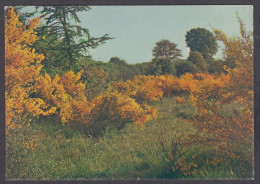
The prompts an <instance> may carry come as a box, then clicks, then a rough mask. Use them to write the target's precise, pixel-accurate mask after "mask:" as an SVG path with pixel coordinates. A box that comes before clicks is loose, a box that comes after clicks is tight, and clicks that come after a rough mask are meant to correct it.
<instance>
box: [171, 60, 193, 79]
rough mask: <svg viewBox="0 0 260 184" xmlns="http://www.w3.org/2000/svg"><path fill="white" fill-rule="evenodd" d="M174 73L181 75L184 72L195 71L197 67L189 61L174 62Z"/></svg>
mask: <svg viewBox="0 0 260 184" xmlns="http://www.w3.org/2000/svg"><path fill="white" fill-rule="evenodd" d="M176 71H177V72H176V74H177V75H178V76H180V75H183V74H185V73H192V74H194V73H197V71H198V69H197V67H196V66H195V65H194V64H193V63H192V62H190V61H181V62H178V63H176Z"/></svg>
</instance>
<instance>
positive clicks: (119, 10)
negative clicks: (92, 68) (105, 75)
mask: <svg viewBox="0 0 260 184" xmlns="http://www.w3.org/2000/svg"><path fill="white" fill-rule="evenodd" d="M236 11H237V12H238V14H239V16H240V17H241V19H242V20H243V21H244V22H245V23H246V25H247V28H248V29H249V30H253V6H250V5H211V6H206V5H203V6H201V5H195V6H194V5H193V6H187V5H181V6H91V10H90V11H88V12H84V13H80V14H79V16H80V19H81V20H82V23H81V25H82V26H84V27H86V28H88V29H89V31H90V34H91V35H92V36H96V37H98V36H101V35H104V34H109V36H110V37H114V39H113V40H108V41H107V43H105V44H104V45H102V46H99V47H98V48H96V49H94V50H90V55H92V57H93V59H95V60H101V61H105V62H106V61H109V59H110V58H111V57H113V56H117V57H119V58H121V59H124V60H126V61H127V62H128V63H138V62H139V63H140V62H145V61H149V60H151V59H152V50H153V47H154V46H155V43H156V42H157V41H159V40H161V39H168V40H170V41H172V42H174V43H176V44H177V46H178V48H179V49H181V51H182V53H183V58H186V57H187V56H188V53H189V49H188V48H187V47H186V44H185V34H186V32H187V31H188V30H190V29H191V28H196V27H202V28H206V29H208V30H210V31H212V28H218V29H220V30H223V31H224V32H225V33H226V34H227V35H228V36H233V35H239V24H238V22H237V19H236ZM217 57H221V51H219V52H218V54H217Z"/></svg>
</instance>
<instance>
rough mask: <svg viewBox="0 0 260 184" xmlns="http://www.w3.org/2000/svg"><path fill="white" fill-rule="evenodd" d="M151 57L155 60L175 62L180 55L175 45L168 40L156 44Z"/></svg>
mask: <svg viewBox="0 0 260 184" xmlns="http://www.w3.org/2000/svg"><path fill="white" fill-rule="evenodd" d="M153 56H154V57H155V58H157V59H166V60H175V59H177V58H178V57H179V56H182V55H181V51H180V50H179V49H177V45H176V44H175V43H172V42H170V41H169V40H161V41H159V42H157V43H156V46H155V47H154V49H153Z"/></svg>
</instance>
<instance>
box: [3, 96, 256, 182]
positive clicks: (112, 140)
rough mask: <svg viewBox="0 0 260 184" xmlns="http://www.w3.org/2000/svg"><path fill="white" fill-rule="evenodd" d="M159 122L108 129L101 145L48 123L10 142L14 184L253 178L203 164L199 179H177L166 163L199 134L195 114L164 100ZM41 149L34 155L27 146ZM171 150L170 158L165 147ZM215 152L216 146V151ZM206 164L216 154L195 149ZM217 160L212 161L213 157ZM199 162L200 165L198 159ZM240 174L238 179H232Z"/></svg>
mask: <svg viewBox="0 0 260 184" xmlns="http://www.w3.org/2000/svg"><path fill="white" fill-rule="evenodd" d="M152 105H153V106H156V107H158V111H159V117H158V119H157V120H153V121H149V122H147V123H146V124H145V127H143V128H142V127H140V126H137V125H134V124H127V125H126V126H125V127H124V128H123V129H120V130H116V129H112V128H107V129H106V130H105V131H104V134H103V136H102V137H100V138H99V139H96V138H93V137H91V136H85V135H84V134H82V133H81V132H79V131H77V130H73V129H70V128H69V127H66V126H62V125H61V124H60V123H59V122H58V120H55V118H45V119H43V118H42V119H41V120H38V121H35V122H34V123H31V126H29V127H23V128H21V129H19V130H16V131H14V132H12V131H11V132H9V134H8V136H7V144H6V145H7V159H6V167H7V178H8V179H82V178H84V179H112V178H114V179H136V178H143V179H144V178H145V179H149V178H150V179H151V178H152V179H164V178H177V179H179V178H185V179H192V178H195V179H196V178H240V177H243V178H248V177H249V178H250V174H251V173H252V172H250V171H251V169H252V168H251V167H250V166H248V164H245V165H246V166H247V167H248V168H244V170H245V171H244V170H243V173H242V174H241V173H240V172H241V170H238V171H236V170H234V171H230V170H229V168H230V167H229V166H225V165H220V166H218V168H217V169H216V168H210V167H208V166H207V167H206V166H204V165H203V164H200V165H202V166H201V167H200V168H198V172H197V173H196V175H194V176H190V177H184V176H179V175H178V176H177V175H175V174H176V173H174V172H173V173H171V172H169V169H171V165H170V164H171V163H168V162H166V159H165V158H166V157H165V156H166V155H167V153H166V152H168V151H170V149H171V147H170V145H171V142H172V141H174V137H179V136H182V137H187V136H188V135H190V134H193V133H194V132H195V130H194V128H193V127H192V125H191V123H189V122H187V121H185V120H184V118H186V119H192V117H193V116H194V114H195V111H194V109H192V108H191V107H190V106H189V105H188V104H178V105H177V104H174V101H173V99H171V98H164V99H163V100H162V102H159V101H158V102H154V103H152ZM32 140H33V141H34V142H35V143H37V146H36V147H35V149H34V150H30V149H27V148H25V147H26V145H25V143H24V142H32ZM162 141H163V142H164V144H165V145H166V146H167V149H168V150H166V152H165V150H163V149H162V145H161V142H162ZM213 147H214V146H213ZM187 150H188V151H189V152H190V153H191V154H193V153H196V154H198V153H199V155H200V159H201V160H202V161H201V162H203V159H204V160H205V157H207V153H209V152H210V150H213V149H211V148H207V149H205V148H203V149H201V148H198V147H196V146H193V147H189V148H187ZM211 157H212V156H211ZM198 160H199V159H198ZM231 173H234V174H231Z"/></svg>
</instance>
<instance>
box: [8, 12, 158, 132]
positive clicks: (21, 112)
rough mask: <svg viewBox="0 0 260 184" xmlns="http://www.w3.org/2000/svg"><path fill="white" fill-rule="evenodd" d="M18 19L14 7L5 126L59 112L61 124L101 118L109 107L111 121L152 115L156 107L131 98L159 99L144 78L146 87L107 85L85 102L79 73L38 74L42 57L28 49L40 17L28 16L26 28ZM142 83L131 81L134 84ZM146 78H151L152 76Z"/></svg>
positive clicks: (144, 119)
mask: <svg viewBox="0 0 260 184" xmlns="http://www.w3.org/2000/svg"><path fill="white" fill-rule="evenodd" d="M18 18H19V15H18V14H16V13H15V12H14V10H13V9H10V10H9V11H8V13H7V15H6V17H5V30H6V35H5V51H6V52H5V68H6V92H5V96H6V125H7V126H8V125H9V123H10V122H12V125H13V128H14V127H15V124H17V120H25V118H27V117H38V116H39V115H43V116H48V115H52V114H56V115H58V116H59V117H60V120H61V122H62V123H63V124H65V123H67V124H72V123H73V122H80V121H84V123H86V124H91V122H93V119H95V118H96V117H97V116H98V117H102V116H103V115H102V114H100V112H103V113H104V114H107V113H105V111H107V110H108V109H110V110H109V113H108V115H107V116H106V118H111V120H112V121H113V120H115V119H117V120H125V121H127V122H134V123H135V124H142V123H144V122H147V121H148V120H150V119H153V118H156V112H157V111H156V110H155V109H154V108H152V107H150V106H148V105H146V104H144V103H142V104H139V103H137V102H136V101H135V99H133V98H131V96H133V97H136V96H138V99H140V98H142V97H147V96H149V98H152V99H155V98H157V96H155V97H153V96H151V97H150V94H152V93H151V92H149V90H148V86H147V85H149V83H148V82H146V83H144V82H143V83H144V84H145V85H146V86H144V88H138V91H133V93H134V94H127V93H126V94H122V93H118V92H116V91H112V90H111V89H109V90H108V91H106V92H104V94H103V95H101V96H97V97H96V98H94V99H93V100H92V101H91V102H89V101H88V100H87V97H86V96H85V85H84V84H83V83H82V82H80V78H81V74H82V72H83V71H82V72H79V73H77V74H75V73H74V72H73V71H68V72H66V73H64V74H63V75H62V76H60V75H58V74H56V75H55V76H54V78H53V79H52V78H51V77H50V75H48V74H47V73H45V74H44V75H41V74H40V70H41V68H42V65H41V61H42V60H43V58H44V56H43V55H41V54H36V53H35V50H34V49H31V48H30V45H32V44H33V43H34V42H35V41H36V40H37V36H36V32H35V29H36V27H37V25H38V24H39V21H40V19H39V18H36V19H33V20H31V21H30V23H29V25H30V26H29V27H26V26H25V25H23V24H22V23H21V22H19V19H18ZM140 78H141V79H146V78H142V77H140ZM141 81H142V80H135V81H134V82H133V83H137V82H139V83H140V82H141ZM148 81H149V82H152V80H151V79H149V80H148ZM153 83H154V84H155V82H153ZM155 90H157V88H155ZM128 91H129V90H128ZM159 95H161V96H162V94H159ZM161 96H160V97H161ZM110 111H111V112H110ZM117 122H118V121H117Z"/></svg>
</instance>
